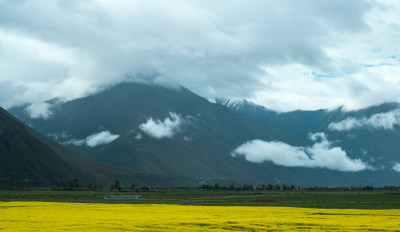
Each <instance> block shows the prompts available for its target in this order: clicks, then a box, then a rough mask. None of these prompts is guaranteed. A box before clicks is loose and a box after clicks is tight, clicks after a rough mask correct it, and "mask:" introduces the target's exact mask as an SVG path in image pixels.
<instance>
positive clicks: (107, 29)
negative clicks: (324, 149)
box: [0, 0, 400, 111]
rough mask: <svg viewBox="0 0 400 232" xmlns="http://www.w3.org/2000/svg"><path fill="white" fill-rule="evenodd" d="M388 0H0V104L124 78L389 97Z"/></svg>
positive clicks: (86, 89)
mask: <svg viewBox="0 0 400 232" xmlns="http://www.w3.org/2000/svg"><path fill="white" fill-rule="evenodd" d="M399 38H400V1H396V0H393V1H386V0H385V1H373V0H371V1H363V0H302V1H298V0H291V1H289V0H279V1H278V0H274V1H272V0H271V1H269V0H246V1H232V0H224V1H222V0H212V1H211V0H210V1H208V0H197V1H196V0H168V1H165V0H112V1H111V0H109V1H107V0H93V1H90V0H88V1H61V0H60V1H56V0H31V1H24V0H18V1H17V0H0V105H1V106H3V107H6V108H8V107H10V106H13V105H16V104H22V103H33V104H34V105H33V106H32V109H36V110H38V111H41V110H43V109H44V108H46V105H43V104H41V103H42V102H44V101H45V100H47V99H50V98H54V97H59V98H61V99H63V100H70V99H74V98H77V97H80V96H84V95H87V94H90V93H94V92H96V91H98V89H99V88H101V87H102V86H103V87H104V86H109V85H111V84H113V83H117V82H120V81H123V80H125V79H126V77H127V76H131V77H135V78H138V77H148V76H151V78H152V81H154V82H158V83H165V84H172V85H175V84H180V85H183V86H185V87H187V88H189V89H190V90H192V91H193V92H195V93H197V94H199V95H201V96H203V97H206V98H208V99H211V98H214V97H219V96H223V97H231V98H246V99H248V100H251V101H254V102H256V103H258V104H262V105H264V106H266V107H268V108H271V109H274V110H279V111H288V110H294V109H308V110H311V109H320V108H335V107H338V106H340V105H343V106H344V107H345V109H348V110H352V109H359V108H363V107H367V106H370V105H375V104H379V103H382V102H386V101H399V100H400V65H399V62H400V50H399V49H400V46H399V45H400V44H399V43H400V42H399V41H400V39H399Z"/></svg>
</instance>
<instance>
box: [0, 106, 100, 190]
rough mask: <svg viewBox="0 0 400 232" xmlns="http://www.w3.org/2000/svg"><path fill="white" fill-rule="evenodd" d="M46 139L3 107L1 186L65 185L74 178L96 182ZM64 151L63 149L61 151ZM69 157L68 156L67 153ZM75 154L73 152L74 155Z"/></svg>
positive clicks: (0, 150)
mask: <svg viewBox="0 0 400 232" xmlns="http://www.w3.org/2000/svg"><path fill="white" fill-rule="evenodd" d="M43 140H45V139H44V138H43V137H42V136H40V135H38V134H36V133H35V132H34V131H33V130H32V129H30V128H29V127H27V126H25V125H24V124H22V123H21V122H19V121H18V120H17V119H15V118H14V117H13V116H11V115H10V114H9V113H8V112H7V111H5V110H4V109H3V108H1V107H0V161H1V162H0V183H1V184H10V183H14V182H15V181H16V180H18V181H20V180H26V181H27V182H32V184H38V183H39V182H40V181H42V182H43V181H49V182H50V183H51V184H52V185H65V184H66V183H69V181H70V180H71V179H73V178H78V179H81V180H84V181H93V180H94V178H93V177H92V176H91V175H89V174H88V173H86V172H84V171H83V170H82V169H80V168H77V167H74V166H73V165H71V164H70V163H69V162H67V161H65V160H63V159H62V158H61V157H60V156H59V155H58V153H57V152H56V151H55V150H54V149H53V148H52V147H51V146H49V145H48V144H46V143H44V142H43ZM59 150H60V151H61V150H62V149H59ZM62 152H65V155H68V154H67V151H62ZM70 153H73V152H70Z"/></svg>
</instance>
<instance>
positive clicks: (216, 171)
mask: <svg viewBox="0 0 400 232" xmlns="http://www.w3.org/2000/svg"><path fill="white" fill-rule="evenodd" d="M54 102H55V103H56V104H54V105H53V106H52V108H51V111H52V114H51V116H50V117H49V118H48V119H42V118H36V119H32V118H30V117H29V115H28V114H27V112H26V111H25V108H24V107H16V108H13V109H10V112H12V113H13V114H14V115H16V116H17V117H18V118H19V119H21V120H23V121H24V122H25V123H27V124H29V125H31V126H33V127H34V128H35V129H36V130H37V131H39V132H40V133H41V134H43V135H46V136H47V137H48V138H52V139H54V140H56V141H57V142H58V143H62V144H65V145H67V146H69V148H71V149H73V150H75V151H78V152H81V153H82V154H84V155H85V156H86V157H89V158H91V159H94V160H96V161H98V162H104V163H108V164H110V165H116V166H123V167H124V168H126V169H129V170H135V171H138V172H145V173H151V174H154V175H160V176H165V175H172V176H183V177H186V178H195V179H201V180H204V181H213V182H216V181H217V182H222V181H225V182H231V183H286V184H295V185H362V184H377V183H378V184H382V183H388V182H385V181H381V180H382V179H381V177H382V175H384V174H382V175H381V176H375V173H372V172H369V171H361V172H356V173H355V172H341V171H334V170H329V169H325V168H305V167H284V166H281V165H276V164H275V163H273V162H260V163H255V162H249V161H247V160H246V159H245V158H244V157H243V156H236V157H233V156H232V155H231V154H232V152H233V151H235V149H236V148H238V147H239V146H241V145H242V144H244V143H246V142H248V141H252V140H255V139H259V140H262V141H281V142H282V143H285V144H290V145H291V146H294V147H300V146H305V145H306V144H307V142H306V141H304V140H303V138H302V137H300V136H293V135H291V134H289V133H285V130H281V128H278V127H274V126H270V125H269V124H268V123H264V122H262V121H260V120H257V119H255V118H252V117H249V116H248V115H245V114H243V113H238V112H234V111H232V110H231V109H228V108H227V107H225V106H222V105H220V104H214V103H210V102H209V101H207V100H206V99H204V98H202V97H200V96H198V95H196V94H194V93H192V92H191V91H189V90H188V89H185V88H183V87H176V88H166V87H161V86H155V85H146V84H139V83H121V84H118V85H116V86H113V87H111V88H108V89H105V90H104V91H102V92H99V93H97V94H95V95H91V96H87V97H84V98H80V99H76V100H73V101H69V102H65V103H57V101H53V103H54ZM256 108H257V107H256ZM254 110H255V111H256V109H255V108H254ZM270 113H271V115H272V116H274V115H275V116H274V117H276V116H277V115H279V114H277V113H275V112H270ZM389 182H390V181H389Z"/></svg>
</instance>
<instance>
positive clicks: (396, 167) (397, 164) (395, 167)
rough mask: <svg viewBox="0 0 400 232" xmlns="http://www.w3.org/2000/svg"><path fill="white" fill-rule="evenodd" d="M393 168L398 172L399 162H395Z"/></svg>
mask: <svg viewBox="0 0 400 232" xmlns="http://www.w3.org/2000/svg"><path fill="white" fill-rule="evenodd" d="M393 170H395V171H396V172H400V163H396V164H395V165H394V166H393Z"/></svg>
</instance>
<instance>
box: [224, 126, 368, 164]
mask: <svg viewBox="0 0 400 232" xmlns="http://www.w3.org/2000/svg"><path fill="white" fill-rule="evenodd" d="M310 139H312V140H313V141H314V142H315V144H314V145H313V146H312V147H295V146H291V145H289V144H286V143H283V142H279V141H271V142H268V141H262V140H258V139H256V140H252V141H249V142H247V143H245V144H243V145H241V146H239V147H238V148H236V149H235V150H234V151H233V152H232V156H234V157H235V156H240V155H243V156H244V157H245V158H246V160H247V161H250V162H254V163H262V162H265V161H271V162H273V163H275V164H277V165H281V166H285V167H307V168H327V169H331V170H337V171H345V172H357V171H362V170H365V169H370V167H369V166H368V164H366V163H364V162H363V161H361V160H360V159H350V158H349V157H348V156H347V154H346V152H345V151H343V150H342V148H340V147H333V146H332V143H331V142H330V141H328V140H327V139H326V136H325V134H324V133H316V134H312V135H310ZM317 141H319V142H317Z"/></svg>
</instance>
